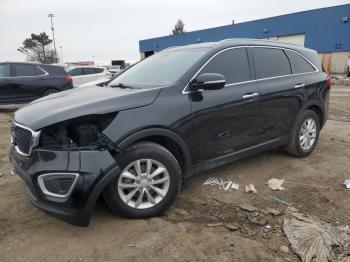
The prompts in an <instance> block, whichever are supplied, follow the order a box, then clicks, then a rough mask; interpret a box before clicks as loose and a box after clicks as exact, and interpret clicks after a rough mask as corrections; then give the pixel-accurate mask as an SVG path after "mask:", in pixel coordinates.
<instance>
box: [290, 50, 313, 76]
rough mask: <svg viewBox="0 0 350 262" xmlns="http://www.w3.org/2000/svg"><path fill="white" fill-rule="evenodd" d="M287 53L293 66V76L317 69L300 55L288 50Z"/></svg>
mask: <svg viewBox="0 0 350 262" xmlns="http://www.w3.org/2000/svg"><path fill="white" fill-rule="evenodd" d="M285 52H286V54H287V56H288V57H289V60H290V62H291V64H292V72H293V74H300V73H308V72H314V71H315V68H314V67H313V66H312V65H311V64H310V63H309V62H308V61H306V60H305V58H304V57H302V56H301V55H299V54H298V53H296V52H293V51H289V50H286V51H285Z"/></svg>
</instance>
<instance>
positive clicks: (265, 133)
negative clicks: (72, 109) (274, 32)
mask: <svg viewBox="0 0 350 262" xmlns="http://www.w3.org/2000/svg"><path fill="white" fill-rule="evenodd" d="M249 50H250V51H251V52H252V55H253V59H254V65H255V74H256V80H257V83H258V85H259V89H260V92H261V95H260V99H261V130H260V135H259V142H260V143H261V142H267V141H271V140H275V139H283V138H286V137H287V136H288V135H289V134H290V132H291V131H292V128H293V124H294V120H295V118H296V115H297V114H298V112H299V107H300V104H301V102H302V100H303V98H304V97H303V87H304V78H303V76H302V75H292V69H291V64H290V61H289V58H288V56H287V55H286V53H285V51H284V50H283V49H280V48H272V47H271V48H269V47H252V48H249Z"/></svg>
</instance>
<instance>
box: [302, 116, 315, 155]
mask: <svg viewBox="0 0 350 262" xmlns="http://www.w3.org/2000/svg"><path fill="white" fill-rule="evenodd" d="M316 135H317V125H316V122H315V120H314V119H312V118H308V119H306V120H305V121H304V123H303V124H302V125H301V129H300V134H299V143H300V147H301V149H302V150H304V151H308V150H310V149H311V148H312V146H313V145H314V143H315V141H316Z"/></svg>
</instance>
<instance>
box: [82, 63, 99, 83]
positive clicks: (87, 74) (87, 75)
mask: <svg viewBox="0 0 350 262" xmlns="http://www.w3.org/2000/svg"><path fill="white" fill-rule="evenodd" d="M83 74H84V80H83V81H82V84H85V83H88V82H91V81H94V80H96V79H98V78H99V75H98V73H97V72H96V68H94V67H84V68H83Z"/></svg>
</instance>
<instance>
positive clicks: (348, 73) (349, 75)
mask: <svg viewBox="0 0 350 262" xmlns="http://www.w3.org/2000/svg"><path fill="white" fill-rule="evenodd" d="M346 75H347V77H350V67H349V66H348V69H347V70H346Z"/></svg>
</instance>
